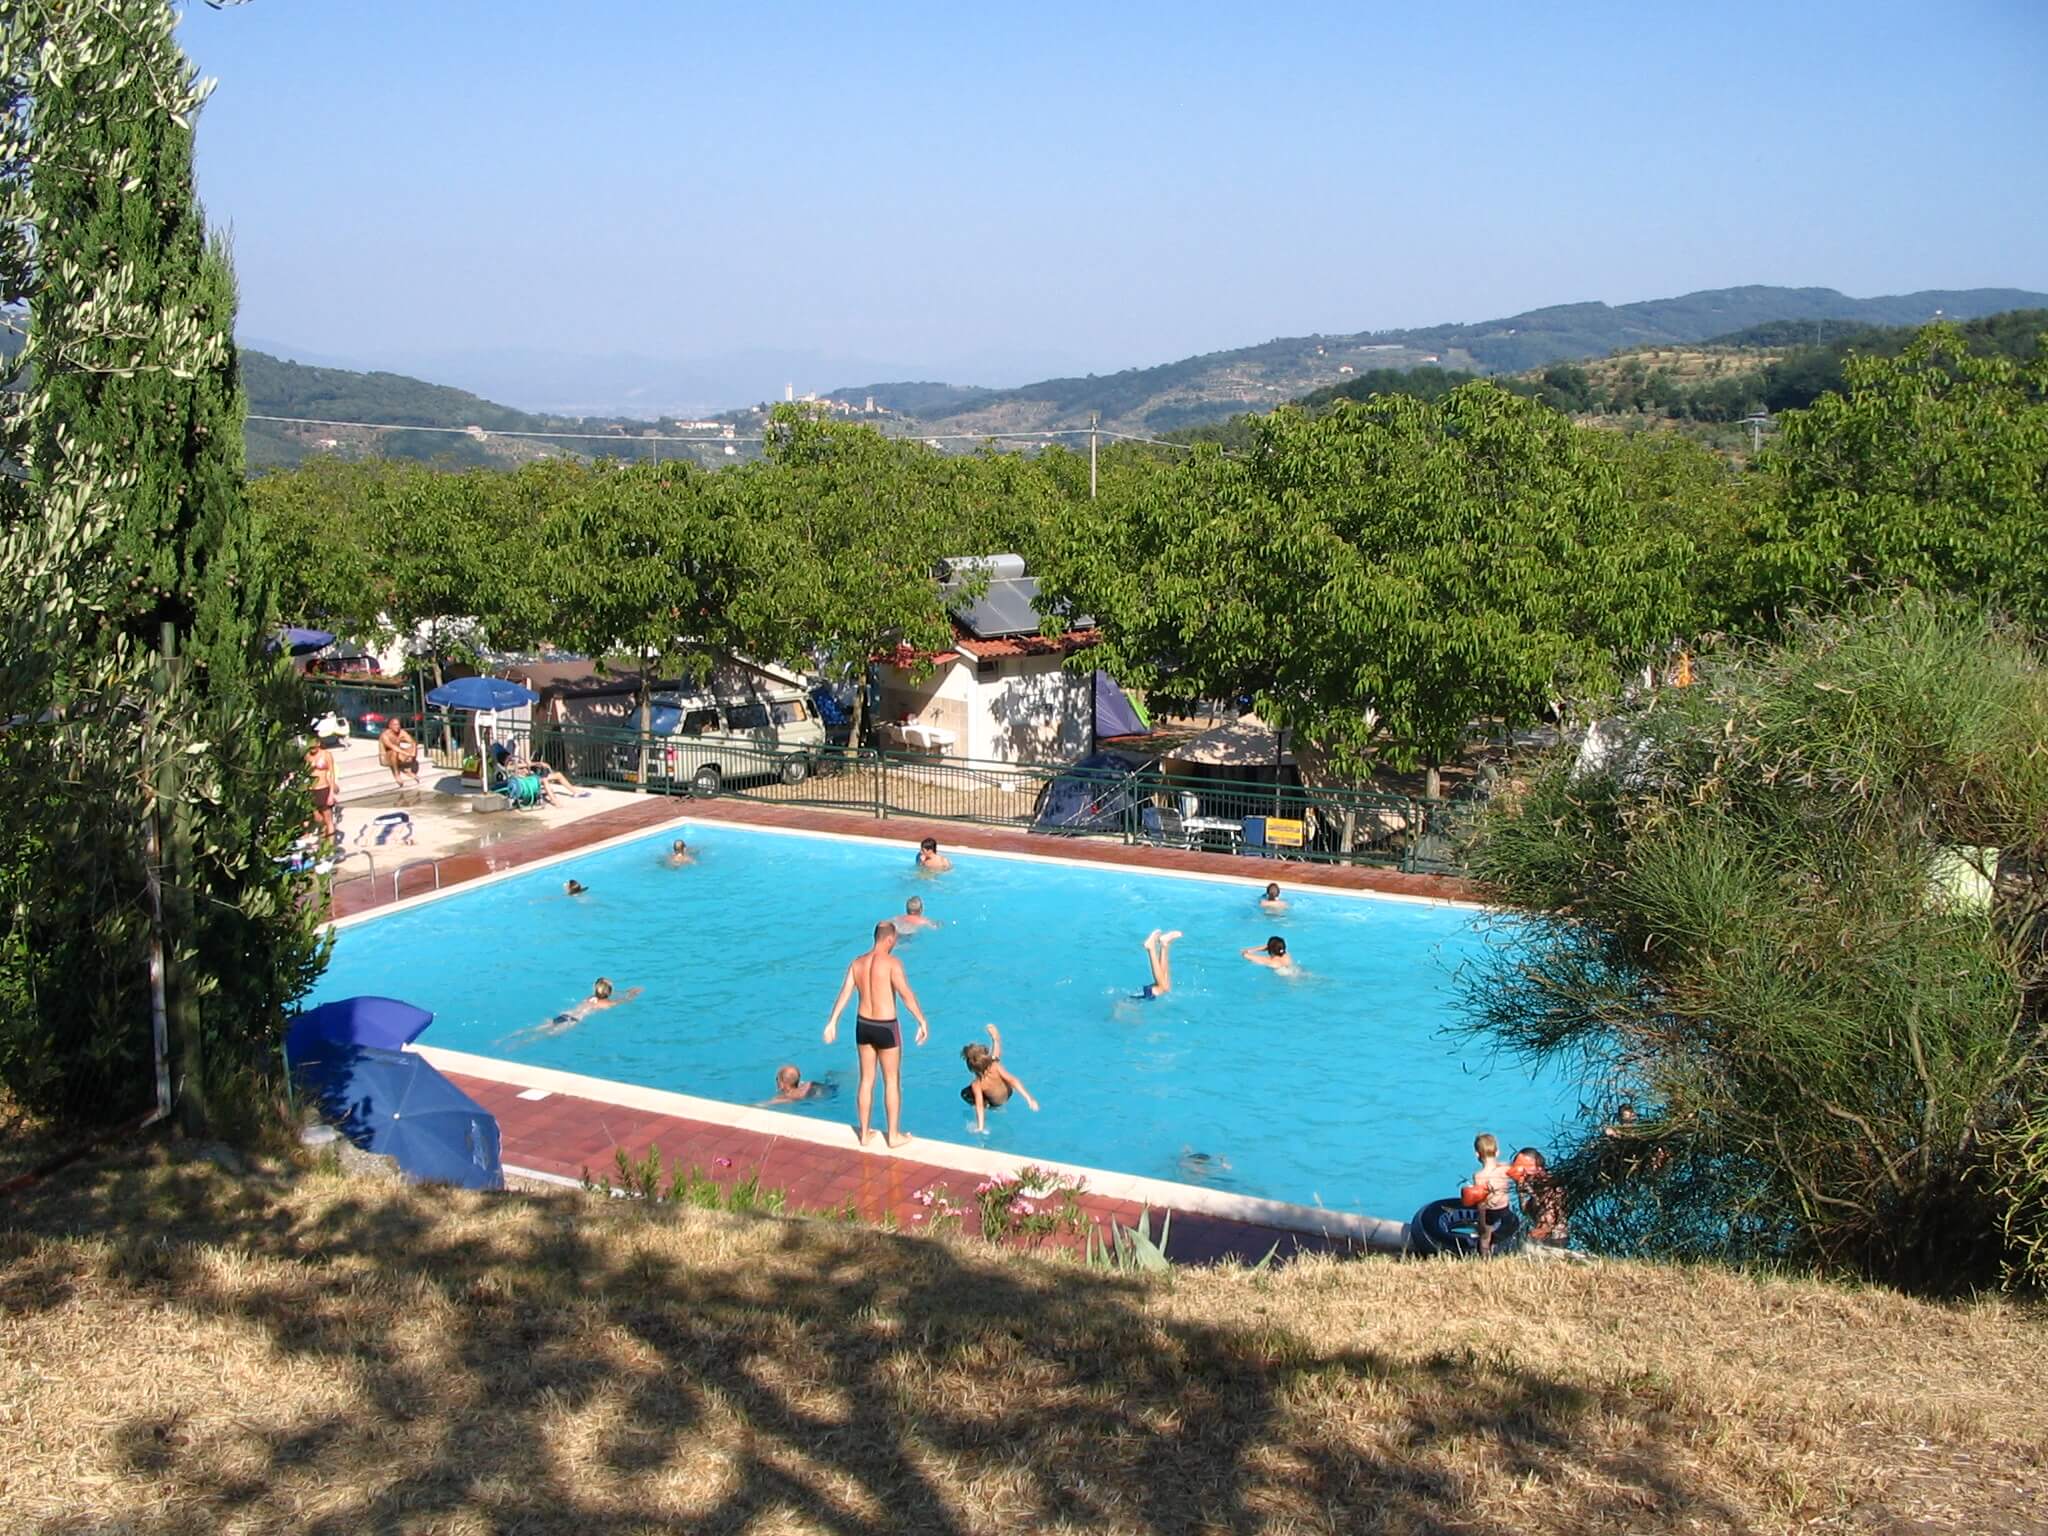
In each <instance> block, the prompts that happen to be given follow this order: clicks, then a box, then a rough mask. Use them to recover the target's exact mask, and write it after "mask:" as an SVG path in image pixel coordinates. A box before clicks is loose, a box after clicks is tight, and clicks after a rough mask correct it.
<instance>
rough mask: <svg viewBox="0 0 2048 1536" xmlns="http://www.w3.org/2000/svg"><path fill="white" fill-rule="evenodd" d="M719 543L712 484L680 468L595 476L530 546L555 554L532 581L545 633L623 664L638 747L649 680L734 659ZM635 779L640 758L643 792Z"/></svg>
mask: <svg viewBox="0 0 2048 1536" xmlns="http://www.w3.org/2000/svg"><path fill="white" fill-rule="evenodd" d="M731 534H732V529H731V527H730V526H729V525H728V524H727V523H726V522H725V521H724V520H723V519H722V518H721V517H720V516H719V508H718V503H717V496H716V492H715V490H714V480H713V477H712V476H710V475H708V474H706V473H705V472H704V471H702V470H698V469H693V468H691V467H690V466H688V465H684V464H663V465H660V466H655V465H632V466H627V467H612V466H609V465H605V466H600V467H598V468H596V469H594V470H592V471H591V472H590V473H589V474H588V476H586V477H584V479H583V483H582V485H581V488H580V493H579V494H577V495H574V496H572V497H570V498H568V499H566V500H563V501H560V502H558V503H557V504H556V505H555V506H554V507H553V509H552V510H551V511H550V512H549V513H548V514H547V518H546V521H545V524H544V528H543V535H542V542H543V543H544V545H545V546H546V547H547V548H548V549H551V550H556V551H560V552H561V553H560V554H558V555H556V556H554V557H552V558H549V559H547V560H546V561H545V562H544V563H543V565H542V567H541V569H540V571H539V572H538V574H537V579H536V589H537V590H538V591H540V592H542V593H543V594H545V597H546V608H547V613H548V619H547V621H546V628H547V632H548V634H549V635H550V636H551V637H552V638H554V639H555V640H557V641H558V642H560V643H562V644H566V645H568V646H571V647H572V648H574V649H576V650H579V651H582V652H585V653H586V654H588V655H590V656H592V657H595V658H597V659H598V662H599V664H600V666H602V665H603V664H604V661H605V658H608V657H613V656H619V655H626V656H630V657H632V658H633V663H634V666H635V668H636V669H637V672H638V676H639V687H638V690H637V704H638V714H639V729H640V734H641V736H642V739H643V741H644V739H645V737H646V735H647V730H648V719H649V703H650V690H651V685H652V683H653V680H654V679H656V678H658V677H668V676H672V675H675V674H676V673H678V672H679V671H680V672H685V673H690V674H694V675H695V676H697V677H698V678H700V679H701V678H702V677H703V676H705V675H706V674H707V673H708V671H709V668H710V665H711V662H712V658H713V655H714V654H715V653H717V652H720V651H725V650H730V649H734V648H736V645H737V642H738V640H739V636H737V635H736V633H735V632H734V630H733V627H732V625H733V618H734V616H735V614H736V613H737V612H738V611H739V598H740V593H739V591H738V590H737V582H738V575H737V570H736V566H735V562H734V560H733V558H732V555H731V548H732V538H731ZM646 774H647V763H646V760H645V756H644V747H643V756H642V760H641V763H640V782H641V783H643V784H644V783H645V782H646Z"/></svg>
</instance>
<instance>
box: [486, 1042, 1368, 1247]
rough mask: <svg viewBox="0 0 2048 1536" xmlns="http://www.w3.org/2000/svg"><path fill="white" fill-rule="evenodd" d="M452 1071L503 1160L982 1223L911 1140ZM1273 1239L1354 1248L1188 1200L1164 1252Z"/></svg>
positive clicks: (1120, 1203)
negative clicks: (654, 1169)
mask: <svg viewBox="0 0 2048 1536" xmlns="http://www.w3.org/2000/svg"><path fill="white" fill-rule="evenodd" d="M449 1076H450V1077H452V1078H453V1079H454V1080H455V1082H457V1083H458V1084H460V1085H461V1087H462V1088H463V1090H464V1091H465V1092H467V1093H468V1094H470V1096H471V1097H473V1098H474V1099H476V1101H477V1102H478V1103H479V1104H481V1105H483V1107H484V1108H485V1109H487V1110H489V1111H490V1112H491V1113H492V1114H493V1115H495V1116H497V1119H498V1131H499V1136H500V1138H501V1151H502V1155H503V1157H504V1161H505V1163H506V1165H507V1167H508V1168H523V1169H529V1170H531V1171H533V1172H535V1173H541V1174H548V1175H552V1176H554V1177H557V1178H567V1179H579V1180H580V1179H581V1178H582V1176H583V1175H584V1173H585V1172H588V1173H589V1174H590V1175H591V1177H592V1178H593V1179H600V1180H601V1179H603V1178H605V1177H607V1176H609V1177H610V1178H611V1179H612V1180H613V1182H615V1183H616V1182H618V1165H617V1162H616V1160H615V1159H616V1154H617V1153H618V1152H619V1151H623V1152H625V1154H626V1155H627V1156H628V1157H629V1158H632V1159H634V1160H636V1161H637V1160H638V1159H639V1158H641V1157H642V1156H644V1155H645V1154H646V1152H647V1149H648V1148H649V1147H659V1148H660V1151H661V1163H662V1168H663V1178H664V1181H666V1179H667V1178H668V1177H669V1176H670V1173H671V1172H672V1170H673V1169H674V1168H675V1167H676V1166H677V1165H680V1166H681V1167H683V1168H690V1167H693V1166H694V1167H695V1168H696V1169H697V1170H698V1171H699V1172H701V1173H702V1174H704V1175H705V1176H707V1177H709V1178H711V1179H713V1180H715V1181H716V1182H717V1183H719V1184H721V1185H725V1186H728V1187H729V1186H731V1185H733V1184H736V1183H738V1182H739V1181H741V1180H742V1179H745V1178H747V1177H748V1176H750V1175H752V1176H754V1177H756V1178H758V1179H759V1180H760V1182H761V1185H762V1187H763V1188H765V1189H779V1190H781V1191H783V1193H784V1195H785V1197H786V1199H787V1201H788V1206H787V1209H789V1210H791V1211H811V1212H822V1213H831V1214H837V1213H840V1212H843V1211H845V1210H846V1209H847V1208H848V1207H851V1208H852V1210H853V1211H854V1213H855V1214H857V1215H858V1216H859V1217H860V1218H861V1219H862V1220H864V1221H870V1222H883V1221H894V1222H895V1224H896V1225H897V1226H898V1227H900V1228H901V1229H903V1230H904V1231H907V1232H915V1231H918V1230H920V1229H921V1228H923V1227H926V1226H929V1225H930V1223H931V1220H932V1212H933V1207H931V1206H929V1205H926V1204H924V1203H923V1202H921V1201H919V1200H918V1199H917V1198H916V1196H917V1195H918V1194H919V1192H920V1191H925V1190H944V1191H945V1192H946V1194H947V1195H948V1196H949V1197H950V1199H951V1200H952V1203H953V1204H954V1205H955V1206H956V1207H958V1208H959V1209H960V1210H961V1211H962V1212H963V1217H962V1224H963V1227H964V1229H965V1230H966V1231H968V1232H978V1231H979V1230H980V1217H979V1212H978V1209H977V1206H976V1203H975V1194H974V1189H975V1186H976V1185H977V1184H979V1183H980V1182H981V1181H982V1179H981V1176H980V1175H978V1174H973V1173H963V1172H960V1171H959V1170H957V1169H952V1168H945V1167H941V1166H940V1165H938V1164H936V1163H926V1162H920V1161H919V1160H918V1159H917V1157H916V1154H915V1146H916V1144H915V1143H913V1144H912V1147H911V1148H910V1149H907V1150H905V1151H902V1152H892V1153H864V1152H862V1151H860V1150H859V1149H858V1148H856V1147H855V1146H854V1145H853V1144H852V1143H853V1131H852V1128H851V1127H849V1128H848V1129H847V1132H846V1139H847V1143H848V1144H847V1146H846V1147H844V1148H843V1149H842V1148H838V1147H831V1146H822V1145H819V1144H817V1143H816V1142H814V1141H811V1140H808V1139H797V1138H791V1137H779V1136H771V1135H764V1134H762V1133H761V1132H759V1131H751V1130H745V1129H742V1128H740V1127H738V1126H725V1125H710V1124H706V1123H705V1122H703V1121H700V1120H688V1119H683V1118H680V1117H678V1116H673V1115H659V1114H654V1113H651V1112H650V1111H647V1110H640V1109H631V1108H627V1107H624V1106H621V1105H617V1104H606V1103H602V1102H599V1101H597V1100H594V1099H583V1098H575V1097H572V1096H571V1095H568V1094H562V1093H553V1094H548V1095H546V1096H544V1097H542V1098H539V1099H533V1098H523V1097H521V1092H522V1090H521V1089H520V1088H519V1087H517V1086H516V1085H515V1084H511V1083H500V1082H492V1081H488V1080H486V1079H483V1078H478V1077H469V1076H465V1075H463V1074H461V1073H450V1074H449ZM526 1091H527V1092H529V1093H530V1092H532V1091H533V1090H526ZM937 1150H938V1149H937V1148H936V1147H935V1148H934V1151H935V1152H936V1151H937ZM1080 1204H1081V1213H1082V1217H1083V1219H1084V1221H1086V1222H1089V1223H1091V1224H1093V1225H1095V1226H1096V1227H1097V1228H1098V1229H1099V1231H1100V1232H1101V1234H1102V1235H1103V1236H1104V1237H1105V1238H1106V1237H1108V1235H1109V1223H1110V1221H1111V1220H1112V1219H1114V1220H1116V1221H1120V1222H1122V1223H1123V1224H1124V1225H1126V1226H1129V1225H1130V1224H1132V1223H1133V1222H1135V1221H1136V1220H1137V1218H1138V1214H1139V1207H1138V1205H1137V1203H1136V1202H1134V1201H1129V1200H1112V1199H1106V1198H1103V1197H1101V1196H1098V1195H1092V1194H1084V1195H1083V1196H1082V1197H1081V1202H1080ZM1159 1215H1160V1210H1159V1208H1158V1207H1156V1206H1155V1207H1153V1209H1152V1231H1153V1234H1154V1235H1155V1236H1157V1234H1158V1231H1159ZM1086 1241H1087V1239H1086V1237H1085V1235H1075V1236H1071V1237H1066V1238H1063V1239H1050V1238H1049V1239H1047V1240H1046V1242H1047V1244H1048V1246H1060V1247H1067V1248H1074V1249H1079V1248H1081V1247H1082V1246H1083V1245H1084V1244H1085V1243H1086ZM1276 1245H1277V1246H1278V1248H1279V1250H1280V1251H1279V1255H1278V1258H1285V1257H1288V1256H1290V1255H1293V1254H1297V1253H1321V1252H1331V1251H1348V1250H1350V1249H1352V1248H1353V1247H1355V1246H1356V1245H1355V1244H1353V1243H1352V1242H1351V1241H1350V1240H1349V1239H1333V1238H1329V1237H1324V1236H1321V1235H1318V1234H1314V1233H1304V1232H1293V1231H1287V1230H1283V1229H1281V1228H1279V1227H1272V1226H1265V1225H1259V1224H1255V1223H1249V1222H1242V1221H1233V1220H1230V1219H1228V1218H1225V1217H1219V1216H1211V1215H1206V1214H1203V1213H1200V1212H1194V1211H1186V1210H1178V1211H1175V1212H1174V1215H1173V1224H1172V1227H1171V1229H1170V1232H1169V1235H1168V1239H1167V1251H1168V1253H1169V1255H1170V1256H1171V1257H1172V1258H1173V1260H1174V1261H1175V1262H1176V1263H1181V1264H1213V1263H1216V1262H1218V1261H1219V1260H1222V1259H1225V1258H1237V1259H1242V1260H1243V1261H1245V1262H1246V1263H1257V1262H1258V1260H1259V1259H1261V1258H1263V1257H1264V1256H1265V1255H1266V1253H1267V1252H1268V1251H1269V1250H1271V1249H1272V1248H1274V1247H1275V1246H1276ZM1276 1262H1277V1258H1276Z"/></svg>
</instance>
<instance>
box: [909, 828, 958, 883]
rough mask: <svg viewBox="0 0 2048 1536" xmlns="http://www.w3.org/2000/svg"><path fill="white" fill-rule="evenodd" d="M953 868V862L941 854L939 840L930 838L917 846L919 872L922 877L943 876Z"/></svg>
mask: <svg viewBox="0 0 2048 1536" xmlns="http://www.w3.org/2000/svg"><path fill="white" fill-rule="evenodd" d="M952 867H953V861H952V860H951V859H949V858H947V857H946V856H945V855H944V854H943V853H941V852H939V840H938V839H937V838H936V837H928V838H926V839H925V840H924V841H923V842H921V843H919V844H918V845H917V872H918V873H919V874H921V875H943V874H944V873H945V872H946V871H947V870H949V869H951V868H952Z"/></svg>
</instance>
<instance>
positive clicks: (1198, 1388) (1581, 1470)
mask: <svg viewBox="0 0 2048 1536" xmlns="http://www.w3.org/2000/svg"><path fill="white" fill-rule="evenodd" d="M2044 1354H2048V1317H2044V1316H2043V1314H2042V1313H2041V1312H2040V1311H2038V1310H2033V1309H2028V1308H2023V1307H2020V1306H2017V1305H2014V1304H2011V1303H2006V1302H1999V1301H1986V1302H1983V1303H1979V1304H1976V1305H1971V1306H1962V1307H1945V1306H1933V1305H1928V1304H1924V1303H1920V1302H1915V1301H1911V1300H1906V1299H1903V1298H1901V1297H1898V1296H1895V1295H1892V1294H1889V1293H1886V1292H1882V1291H1874V1290H1856V1289H1846V1288H1837V1287H1830V1286H1823V1285H1817V1284H1813V1283H1810V1282H1805V1281H1789V1280H1788V1281H1776V1280H1750V1279H1745V1278H1741V1277H1737V1276H1733V1275H1729V1274H1724V1273H1719V1272H1713V1271H1696V1270H1682V1269H1664V1268H1655V1267H1648V1266H1640V1265H1587V1266H1573V1265H1564V1264H1538V1263H1534V1262H1528V1261H1522V1262H1501V1263H1496V1264H1492V1265H1486V1266H1479V1265H1472V1264H1464V1265H1459V1264H1444V1263H1432V1264H1421V1263H1397V1262H1391V1261H1386V1260H1364V1261H1352V1262H1347V1263H1337V1262H1329V1261H1320V1260H1318V1261H1313V1262H1307V1263H1302V1264H1299V1265H1296V1266H1294V1267H1292V1268H1290V1269H1287V1270H1284V1271H1282V1272H1279V1273H1274V1274H1267V1275H1251V1274H1247V1273H1245V1272H1242V1271H1238V1270H1220V1271H1210V1272H1188V1273H1183V1274H1180V1275H1178V1276H1177V1277H1175V1279H1174V1280H1173V1281H1172V1282H1171V1283H1170V1284H1143V1283H1139V1282H1135V1281H1131V1280H1125V1279H1121V1278H1117V1277H1110V1276H1105V1275H1102V1274H1099V1273H1095V1272H1091V1271H1088V1270H1086V1269H1083V1268H1081V1267H1079V1266H1077V1265H1076V1264H1073V1263H1071V1262H1065V1261H1057V1262H1056V1261H1044V1260H1038V1259H1034V1258H1029V1257H1024V1256H1002V1255H994V1254H992V1253H991V1252H990V1251H989V1250H987V1249H985V1248H982V1247H981V1246H979V1245H978V1244H977V1243H975V1242H973V1241H971V1240H969V1241H952V1242H949V1241H944V1240H940V1241H933V1240H925V1239H914V1238H908V1237H899V1236H895V1235H892V1234H889V1233H884V1232H877V1231H872V1230H867V1229H862V1228H855V1227H848V1226H841V1225H837V1224H833V1223H830V1222H824V1221H817V1220H777V1219H773V1218H747V1217H737V1216H727V1215H720V1214H716V1213H707V1212H702V1211H693V1210H673V1209H657V1210H655V1211H651V1212H650V1211H647V1210H644V1209H641V1208H637V1207H629V1206H626V1205H624V1204H623V1203H619V1202H605V1201H602V1200H599V1199H595V1198H591V1197H586V1196H583V1195H581V1194H577V1193H573V1192H564V1193H561V1194H550V1195H544V1196H526V1195H505V1196H493V1197H477V1196H469V1195H459V1194H455V1195H451V1194H447V1193H439V1192H437V1193H421V1192H416V1191H409V1190H405V1189H402V1188H398V1187H396V1186H392V1185H389V1184H384V1183H380V1182H375V1181H370V1180H364V1179H357V1178H349V1177H344V1176H340V1175H337V1174H323V1173H318V1172H309V1173H292V1174H277V1175H273V1176H257V1177H253V1178H248V1179H237V1178H231V1177H229V1176H228V1175H226V1174H224V1173H222V1172H221V1171H219V1170H218V1169H216V1168H215V1167H213V1166H212V1165H211V1164H209V1163H206V1162H203V1161H179V1160H177V1159H175V1158H173V1157H171V1156H169V1155H167V1154H165V1153H162V1152H149V1153H133V1154H128V1155H125V1156H122V1157H118V1158H114V1159H112V1160H109V1161H102V1162H98V1163H86V1164H83V1165H80V1166H78V1167H74V1168H72V1169H70V1170H67V1171H66V1172H65V1173H64V1174H62V1175H60V1176H58V1177H57V1178H55V1179H53V1180H51V1181H49V1182H47V1183H45V1184H43V1185H40V1186H38V1187H36V1188H35V1189H32V1190H30V1191H27V1192H24V1193H21V1194H17V1195H16V1196H14V1197H13V1199H12V1201H11V1202H9V1204H7V1205H6V1206H4V1207H0V1509H4V1510H6V1511H8V1518H7V1519H6V1521H5V1522H4V1525H5V1528H6V1529H7V1530H9V1531H36V1532H93V1533H114V1532H126V1531H133V1532H149V1533H152V1536H156V1533H185V1532H192V1533H199V1532H215V1531H220V1532H255V1531H265V1532H268V1531H294V1532H299V1531H308V1532H323V1533H337V1536H339V1533H354V1532H384V1531H390V1532H400V1531H402V1532H486V1531H519V1532H532V1533H541V1532H561V1533H565V1536H566V1533H574V1536H612V1533H626V1532H641V1531H657V1530H686V1531H693V1532H695V1531H704V1532H721V1531H734V1532H737V1531H742V1530H744V1531H748V1532H760V1533H773V1532H786V1531H819V1532H835V1533H848V1536H857V1533H877V1536H879V1533H883V1532H895V1531H916V1532H926V1531H930V1532H1014V1531H1131V1532H1169V1531H1172V1532H1178V1531H1212V1530H1213V1531H1230V1532H1249V1531H1295V1530H1300V1531H1389V1532H1432V1533H1450V1532H1461V1533H1478V1536H1507V1533H1522V1532H1581V1531H1629V1532H1641V1531H1689V1532H1690V1531H1743V1532H1750V1531H1757V1532H1771V1531H1795V1530H1796V1531H1813V1530H1854V1531H1892V1532H1908V1531H1911V1532H1920V1531H1935V1530H1940V1531H1970V1532H1984V1533H1990V1532H2006V1531H2011V1532H2018V1531H2039V1530H2042V1529H2044V1517H2043V1515H2042V1513H2041V1510H2040V1506H2041V1505H2043V1504H2044V1503H2048V1499H2044V1495H2048V1478H2044V1471H2043V1467H2044V1452H2048V1422H2044V1420H2043V1417H2042V1415H2041V1413H2040V1407H2039V1403H2038V1398H2037V1392H2038V1379H2039V1368H2040V1362H2041V1360H2042V1358H2043V1357H2044Z"/></svg>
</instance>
